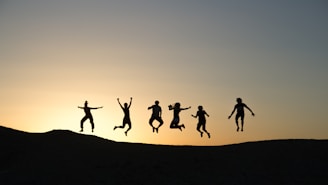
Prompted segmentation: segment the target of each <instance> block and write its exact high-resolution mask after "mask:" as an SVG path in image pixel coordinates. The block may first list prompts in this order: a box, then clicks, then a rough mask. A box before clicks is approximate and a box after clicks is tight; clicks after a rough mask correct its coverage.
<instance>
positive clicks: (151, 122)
mask: <svg viewBox="0 0 328 185" xmlns="http://www.w3.org/2000/svg"><path fill="white" fill-rule="evenodd" d="M153 121H154V118H153V117H151V118H150V119H149V125H150V126H151V128H152V129H153V132H155V127H154V125H153Z"/></svg>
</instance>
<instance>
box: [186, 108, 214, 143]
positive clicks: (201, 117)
mask: <svg viewBox="0 0 328 185" xmlns="http://www.w3.org/2000/svg"><path fill="white" fill-rule="evenodd" d="M205 115H206V116H207V117H209V115H208V114H207V113H206V111H205V110H203V106H201V105H200V106H198V111H197V113H196V115H195V116H194V115H191V116H192V117H194V118H197V117H198V124H197V131H198V132H200V137H203V132H202V131H200V128H202V129H203V131H204V132H206V133H207V136H208V138H211V135H210V133H209V132H207V130H206V118H205Z"/></svg>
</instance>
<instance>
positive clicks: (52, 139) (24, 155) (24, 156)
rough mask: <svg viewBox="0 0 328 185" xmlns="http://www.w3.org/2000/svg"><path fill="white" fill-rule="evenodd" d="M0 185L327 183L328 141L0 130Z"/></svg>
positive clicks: (2, 128) (254, 184) (1, 128)
mask: <svg viewBox="0 0 328 185" xmlns="http://www.w3.org/2000/svg"><path fill="white" fill-rule="evenodd" d="M0 148H1V150H0V184H1V185H7V184H8V185H10V184H15V185H16V184H22V185H23V184H24V185H29V184H31V185H32V184H33V185H35V184H40V185H41V184H42V185H44V184H50V185H52V184H53V185H62V184H63V185H64V184H78V185H91V184H92V185H93V184H96V185H97V184H99V185H100V184H136V185H138V184H140V185H142V184H152V185H156V184H195V185H196V184H197V185H199V184H228V185H230V184H231V185H232V184H250V185H256V184H261V185H262V184H288V185H289V184H316V185H318V184H325V185H326V184H328V180H327V179H328V140H273V141H259V142H249V143H242V144H235V145H226V146H213V147H201V146H163V145H146V144H132V143H118V142H113V141H110V140H106V139H102V138H99V137H95V136H87V135H82V134H77V133H73V132H71V131H66V130H55V131H51V132H47V133H40V134H36V133H25V132H20V131H16V130H12V129H9V128H5V127H0Z"/></svg>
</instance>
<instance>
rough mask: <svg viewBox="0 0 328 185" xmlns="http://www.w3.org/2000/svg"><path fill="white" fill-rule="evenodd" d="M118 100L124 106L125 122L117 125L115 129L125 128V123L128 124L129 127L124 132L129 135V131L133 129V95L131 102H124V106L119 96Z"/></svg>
mask: <svg viewBox="0 0 328 185" xmlns="http://www.w3.org/2000/svg"><path fill="white" fill-rule="evenodd" d="M117 102H118V104H119V105H120V107H121V108H122V110H123V112H124V118H123V123H122V126H115V127H114V130H115V129H117V128H124V127H125V125H128V126H129V128H128V129H127V130H126V131H125V132H124V133H125V135H126V136H127V135H128V131H129V130H130V129H131V119H130V106H131V103H132V97H131V98H130V104H129V105H128V104H127V103H124V107H123V106H122V104H121V103H120V99H119V98H117Z"/></svg>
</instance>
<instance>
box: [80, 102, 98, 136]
mask: <svg viewBox="0 0 328 185" xmlns="http://www.w3.org/2000/svg"><path fill="white" fill-rule="evenodd" d="M78 108H80V109H83V110H84V113H85V116H84V117H83V118H82V120H81V130H80V132H83V123H84V122H85V121H86V120H87V119H89V120H90V123H91V128H92V132H93V129H94V128H95V124H94V122H93V117H92V114H91V109H101V108H103V107H94V108H93V107H88V101H85V102H84V107H80V106H78Z"/></svg>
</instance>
